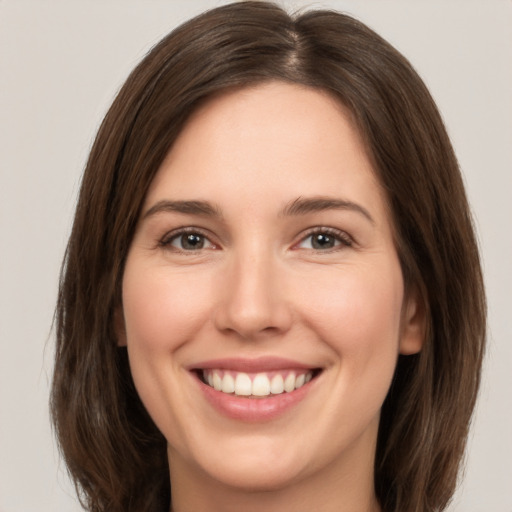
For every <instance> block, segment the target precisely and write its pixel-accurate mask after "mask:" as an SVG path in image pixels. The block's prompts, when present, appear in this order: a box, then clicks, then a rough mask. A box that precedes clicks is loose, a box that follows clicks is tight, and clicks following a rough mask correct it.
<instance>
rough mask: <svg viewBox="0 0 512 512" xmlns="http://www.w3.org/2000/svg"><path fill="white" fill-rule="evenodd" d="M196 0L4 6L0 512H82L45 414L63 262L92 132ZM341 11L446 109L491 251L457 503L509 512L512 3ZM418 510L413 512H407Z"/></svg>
mask: <svg viewBox="0 0 512 512" xmlns="http://www.w3.org/2000/svg"><path fill="white" fill-rule="evenodd" d="M222 3H225V2H222V1H213V0H201V1H200V0H192V1H187V2H185V1H174V2H173V1H170V0H167V1H163V0H145V1H143V0H138V1H134V0H122V1H113V0H112V1H109V0H104V1H99V0H89V1H86V0H61V1H56V0H41V1H38V0H32V1H27V0H11V1H9V0H3V1H2V0H0V173H1V174H0V241H1V251H0V512H36V511H37V512H55V511H58V512H60V511H69V512H77V511H79V510H81V509H80V507H79V506H78V504H77V502H76V499H75V497H74V493H73V490H72V486H71V484H70V483H69V481H68V480H67V476H66V472H65V468H64V465H63V463H62V462H60V461H59V457H58V454H57V450H56V447H55V442H54V441H53V438H52V433H51V429H50V426H49V420H48V407H47V401H48V389H49V380H50V375H51V367H52V354H53V347H54V342H53V339H52V337H51V335H50V326H51V321H52V315H53V308H54V302H55V295H56V290H57V280H58V272H59V266H60V262H61V259H62V254H63V251H64V247H65V243H66V238H67V236H68V234H69V229H70V224H71V218H72V213H73V207H74V204H75V198H76V194H77V190H78V184H79V179H80V174H81V171H82V169H83V167H84V163H85V159H86V156H87V153H88V150H89V147H90V144H91V142H92V139H93V136H94V134H95V131H96V129H97V127H98V125H99V123H100V120H101V118H102V116H103V115H104V113H105V111H106V109H107V108H108V105H109V104H110V102H111V101H112V99H113V96H114V94H115V92H116V91H117V89H118V88H119V86H120V85H121V83H122V82H123V80H124V79H125V77H126V76H127V74H128V72H129V71H130V70H131V69H132V68H133V66H134V65H135V64H136V63H137V62H138V61H139V60H140V58H141V57H142V56H143V55H144V53H145V52H146V51H147V50H148V49H149V48H150V47H151V46H152V45H153V44H154V43H156V42H157V41H158V40H159V39H160V38H161V37H162V36H163V35H164V34H166V33H167V32H168V31H169V30H170V29H171V28H173V27H174V26H175V25H177V24H178V23H180V22H181V21H184V20H185V19H187V18H189V17H190V16H192V15H194V14H197V13H199V12H200V11H202V10H204V9H206V8H209V7H213V6H216V5H220V4H222ZM283 3H284V4H285V5H287V6H290V7H293V6H295V7H297V6H302V5H308V6H311V7H333V8H335V9H338V10H343V11H345V12H348V13H351V14H354V15H356V16H357V17H359V18H360V19H362V20H363V21H364V22H366V23H368V24H369V25H370V26H371V27H373V28H374V29H376V30H377V31H378V32H379V33H381V34H382V35H383V36H384V37H385V38H387V39H388V40H389V41H390V42H391V43H393V44H394V45H395V46H396V47H397V48H398V49H399V50H401V51H402V52H403V53H404V54H405V55H406V56H407V57H408V58H409V59H410V60H411V61H412V62H413V64H414V65H415V67H416V68H417V70H418V71H419V72H420V74H421V75H422V76H423V78H424V79H425V81H426V83H427V85H428V86H429V87H430V89H431V92H432V93H433V95H434V97H435V99H436V101H437V102H438V105H439V107H440V109H441V111H442V112H443V115H444V118H445V121H446V124H447V127H448V130H449V133H450V135H451V137H452V140H453V143H454V146H455V149H456V152H457V154H458V157H459V160H460V163H461V166H462V169H463V172H464V176H465V180H466V183H467V189H468V193H469V197H470V201H471V203H472V205H473V210H474V213H475V217H476V226H477V230H478V233H479V238H480V242H481V247H482V253H483V260H484V267H485V277H486V282H487V289H488V296H489V320H490V345H489V351H488V355H487V360H486V366H485V373H484V384H483V389H482V393H481V397H480V401H479V405H478V410H477V415H476V418H475V421H474V425H473V429H472V434H471V441H470V444H469V450H468V458H467V466H466V478H465V481H464V483H463V485H462V486H461V487H460V490H459V492H458V493H457V495H456V498H455V500H454V502H453V505H452V507H451V508H450V512H512V436H511V434H512V407H511V405H512V403H511V402H512V398H511V389H512V377H511V374H512V364H511V363H512V343H511V338H512V336H511V335H512V323H511V317H512V308H511V303H512V301H511V297H510V296H511V292H512V272H511V268H512V235H511V232H512V231H511V227H510V224H511V221H512V198H511V193H512V178H511V174H512V173H511V171H512V167H511V164H512V64H511V63H512V2H511V1H510V0H481V1H471V0H469V1H468V0H444V1H441V0H437V1H426V0H402V1H399V0H365V1H362V0H359V1H356V0H352V1H323V2H304V1H295V2H294V1H287V2H283ZM404 512H405V511H404Z"/></svg>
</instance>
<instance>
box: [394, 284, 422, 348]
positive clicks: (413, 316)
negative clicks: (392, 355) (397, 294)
mask: <svg viewBox="0 0 512 512" xmlns="http://www.w3.org/2000/svg"><path fill="white" fill-rule="evenodd" d="M425 334H426V312H425V306H424V303H423V300H421V299H420V294H419V292H418V289H417V288H416V287H414V289H413V290H410V291H409V293H407V296H406V299H405V302H404V305H403V308H402V330H401V336H400V354H402V355H411V354H417V353H418V352H420V350H421V349H422V347H423V343H424V341H425Z"/></svg>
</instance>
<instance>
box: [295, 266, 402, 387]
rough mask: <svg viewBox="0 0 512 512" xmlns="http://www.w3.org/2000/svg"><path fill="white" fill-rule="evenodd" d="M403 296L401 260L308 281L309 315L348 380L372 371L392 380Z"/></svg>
mask: <svg viewBox="0 0 512 512" xmlns="http://www.w3.org/2000/svg"><path fill="white" fill-rule="evenodd" d="M349 270H350V271H349ZM304 300H306V296H305V298H304ZM402 300H403V282H402V275H401V270H400V267H399V265H398V264H396V265H390V266H386V267H385V268H383V269H382V268H381V269H380V271H378V272H377V271H376V269H375V268H373V267H370V266H362V267H359V268H352V269H343V270H342V271H340V272H339V273H335V274H331V275H330V276H326V277H325V278H320V279H318V280H317V283H316V286H309V287H308V289H307V301H308V302H307V304H308V308H307V313H306V314H307V315H308V318H309V323H310V324H312V325H314V326H315V330H316V331H317V333H319V335H320V337H321V338H322V340H323V341H324V342H325V343H326V344H327V345H329V346H330V348H331V349H332V350H333V351H334V352H335V353H336V354H337V356H338V357H339V359H340V361H341V365H342V368H343V372H344V375H345V376H346V378H347V379H348V378H349V377H350V378H351V379H355V380H358V381H363V379H364V378H368V374H370V373H371V374H372V375H373V376H374V377H375V378H378V377H379V376H380V378H382V379H384V380H389V379H390V378H391V376H392V373H393V371H394V367H395V364H396V358H397V354H398V347H399V338H400V319H401V308H402Z"/></svg>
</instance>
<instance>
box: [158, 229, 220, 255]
mask: <svg viewBox="0 0 512 512" xmlns="http://www.w3.org/2000/svg"><path fill="white" fill-rule="evenodd" d="M188 233H191V234H197V235H200V236H202V237H204V238H205V239H207V240H208V242H210V244H211V245H212V246H213V248H215V249H218V248H219V244H218V243H216V242H214V241H213V240H212V235H211V233H210V232H209V231H208V230H205V229H203V228H198V227H195V226H183V227H179V228H176V229H173V230H171V231H169V232H167V233H166V234H165V235H164V236H163V237H161V238H160V239H159V241H158V247H163V248H164V249H169V248H170V247H171V242H172V241H173V240H174V239H176V238H177V237H179V236H181V235H186V234H188ZM207 249H212V248H211V247H208V248H207ZM173 250H174V251H175V252H182V253H187V254H191V253H193V252H200V251H201V250H202V249H199V250H197V251H184V250H180V249H178V248H175V247H173Z"/></svg>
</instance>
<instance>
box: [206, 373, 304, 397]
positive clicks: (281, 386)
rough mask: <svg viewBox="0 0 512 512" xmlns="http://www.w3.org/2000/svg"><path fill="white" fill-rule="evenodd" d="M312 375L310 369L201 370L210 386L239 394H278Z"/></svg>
mask: <svg viewBox="0 0 512 512" xmlns="http://www.w3.org/2000/svg"><path fill="white" fill-rule="evenodd" d="M312 377H313V372H312V371H305V370H304V371H300V372H295V371H286V372H271V373H270V374H268V373H256V374H249V373H244V372H228V371H226V370H203V378H204V380H205V382H207V383H208V384H209V385H210V386H211V387H213V388H215V389H216V390H217V391H222V392H223V393H234V394H235V395H239V396H251V395H252V396H268V395H270V394H271V393H272V394H273V395H279V394H281V393H284V392H285V391H286V392H288V393H289V392H290V391H293V390H294V389H297V388H300V387H301V386H303V385H304V384H306V383H307V382H309V381H310V380H311V378H312Z"/></svg>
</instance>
